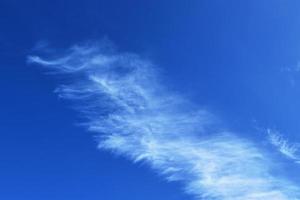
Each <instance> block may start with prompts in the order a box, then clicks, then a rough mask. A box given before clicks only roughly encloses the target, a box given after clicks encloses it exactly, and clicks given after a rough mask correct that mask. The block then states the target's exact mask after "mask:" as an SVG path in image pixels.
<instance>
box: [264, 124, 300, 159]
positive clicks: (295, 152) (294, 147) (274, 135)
mask: <svg viewBox="0 0 300 200" xmlns="http://www.w3.org/2000/svg"><path fill="white" fill-rule="evenodd" d="M267 133H268V136H269V141H270V143H271V144H272V145H274V146H275V147H276V148H277V150H278V151H279V152H280V153H282V154H283V155H284V156H286V157H287V158H289V159H292V160H294V161H295V162H297V163H300V157H299V148H300V144H298V143H291V142H289V141H288V140H287V139H285V138H284V137H283V136H282V135H281V134H280V133H279V132H278V131H275V130H271V129H267Z"/></svg>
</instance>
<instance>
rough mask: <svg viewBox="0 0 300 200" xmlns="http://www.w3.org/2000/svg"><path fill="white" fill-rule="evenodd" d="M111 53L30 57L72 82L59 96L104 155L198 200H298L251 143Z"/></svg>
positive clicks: (76, 51) (136, 61)
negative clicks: (71, 103)
mask: <svg viewBox="0 0 300 200" xmlns="http://www.w3.org/2000/svg"><path fill="white" fill-rule="evenodd" d="M106 46H107V45H104V47H103V46H101V45H100V46H97V45H80V46H73V47H72V48H70V49H68V50H67V52H66V53H63V54H61V55H55V58H52V59H44V58H41V57H39V56H29V57H28V61H29V62H30V63H36V64H40V65H42V66H45V67H47V68H50V69H52V70H54V71H55V72H57V73H62V74H67V75H68V76H69V77H72V78H71V79H72V81H73V83H72V84H69V85H61V86H59V87H58V88H57V90H56V92H57V93H58V95H59V96H61V97H63V98H66V99H71V100H76V101H80V106H79V107H78V110H79V111H80V112H82V113H83V114H84V115H85V117H86V118H87V122H86V123H85V125H86V127H87V128H88V129H89V130H90V131H94V132H97V133H99V148H100V149H105V150H110V151H112V152H114V153H117V154H121V155H124V156H126V157H128V158H130V159H131V160H132V161H134V162H145V163H147V164H148V165H149V166H150V167H151V168H152V169H154V170H155V171H156V172H157V173H159V174H162V175H164V177H166V179H167V180H169V181H182V182H183V183H185V191H186V192H187V193H189V194H192V195H194V196H195V198H196V199H203V198H204V199H215V200H241V199H243V200H265V199H272V200H299V199H300V197H299V196H300V194H299V187H298V186H297V185H295V184H293V183H291V182H289V181H288V180H286V179H284V177H278V176H275V175H273V174H272V166H273V165H274V162H273V161H272V160H271V159H270V158H269V157H268V156H266V154H265V152H264V151H263V150H262V149H260V148H259V147H257V146H256V145H255V144H254V143H253V142H252V141H249V140H246V139H243V138H242V137H240V136H239V134H237V133H232V132H230V131H224V130H222V129H221V128H220V127H217V126H218V125H217V124H216V123H215V120H214V117H213V115H212V114H211V113H210V112H208V111H205V110H203V109H201V108H197V106H195V105H194V104H192V103H191V102H189V101H188V100H186V99H184V98H183V97H182V96H181V95H178V94H175V93H174V92H172V91H169V90H168V89H166V88H164V87H163V85H162V84H161V83H160V81H159V74H158V73H157V70H156V67H155V66H153V64H151V62H149V61H146V60H143V59H141V58H140V57H139V56H138V55H136V54H129V53H118V52H116V51H111V49H110V50H109V51H107V49H106Z"/></svg>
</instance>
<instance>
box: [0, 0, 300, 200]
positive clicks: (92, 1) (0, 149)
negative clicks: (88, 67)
mask: <svg viewBox="0 0 300 200" xmlns="http://www.w3.org/2000/svg"><path fill="white" fill-rule="evenodd" d="M299 8H300V2H299V1H296V0H294V1H293V0H290V1H283V0H272V1H269V0H253V1H239V0H228V1H225V0H224V1H221V0H216V1H211V0H201V1H196V0H191V1H179V0H178V1H171V0H170V1H160V0H155V1H124V0H119V1H117V0H110V1H96V0H86V1H76V0H65V1H59V0H51V1H50V0H44V1H38V0H36V1H33V0H28V1H17V0H1V1H0V24H1V27H0V85H1V98H0V111H1V112H0V121H1V126H0V134H1V135H0V199H5V200H21V199H22V200H24V199H30V200H40V199H43V200H48V199H49V200H66V199H72V200H82V199H84V200H96V199H105V200H119V199H129V200H140V199H143V200H153V199H155V200H179V199H181V200H182V199H186V200H188V199H190V197H189V196H187V195H185V194H183V193H182V192H181V189H180V188H181V187H180V185H179V184H174V183H171V184H170V183H166V182H164V181H163V179H161V178H160V177H159V176H157V175H155V173H153V172H152V171H150V170H148V168H147V167H146V166H143V165H132V164H131V163H130V162H128V161H127V160H126V159H124V158H119V157H116V156H112V155H111V154H109V153H107V152H101V151H99V150H97V148H96V142H95V141H94V139H93V134H91V133H87V132H86V131H85V130H84V129H83V128H82V127H78V126H76V125H75V124H76V123H77V122H78V121H80V119H79V117H78V114H77V113H76V112H74V111H73V110H72V109H71V108H70V106H69V104H68V103H67V102H65V101H63V100H61V99H58V98H57V96H56V94H54V93H53V90H54V89H55V87H56V85H57V84H56V82H57V81H60V80H57V79H55V78H53V77H51V76H48V75H45V70H42V69H40V68H38V67H36V66H28V65H27V64H26V56H28V55H29V54H32V52H34V48H36V47H37V46H38V45H39V44H49V46H52V47H55V48H58V49H62V48H66V47H68V46H70V45H73V44H74V43H79V42H84V41H87V40H90V41H91V40H99V39H102V38H103V37H108V38H109V39H110V40H112V41H113V42H114V43H115V44H116V46H117V47H118V48H119V49H120V50H121V51H129V52H135V53H138V54H140V55H142V56H144V57H146V58H148V59H151V60H152V61H153V62H154V63H156V64H157V65H159V66H161V67H162V71H163V75H164V78H165V81H167V82H168V83H169V84H168V85H170V87H172V89H174V90H177V91H179V92H181V93H183V94H185V95H187V96H189V97H190V98H191V99H192V100H193V101H195V102H196V103H198V104H200V105H203V106H205V107H207V108H209V109H210V110H212V111H213V112H214V113H216V114H217V115H218V116H219V117H220V118H222V119H223V120H224V121H225V123H226V124H227V126H229V127H231V128H232V129H234V130H239V131H242V132H243V131H246V132H247V131H248V132H250V131H255V127H262V128H275V129H277V130H279V131H281V132H282V133H284V134H285V135H287V136H288V137H289V138H291V140H293V141H297V140H298V141H300V136H299V131H300V125H299V121H298V120H299V112H300V101H299V98H300V90H299V84H300V82H299V81H298V80H299V78H300V74H299V73H300V72H297V70H296V67H297V64H298V62H299V58H300V37H299V36H300V15H299ZM287 68H288V69H289V70H287ZM248 135H249V134H248Z"/></svg>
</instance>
